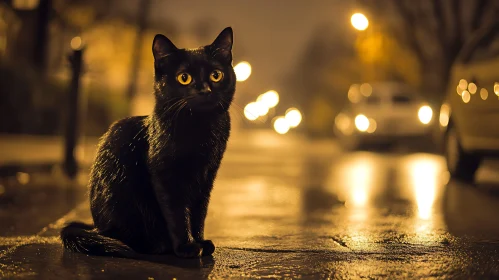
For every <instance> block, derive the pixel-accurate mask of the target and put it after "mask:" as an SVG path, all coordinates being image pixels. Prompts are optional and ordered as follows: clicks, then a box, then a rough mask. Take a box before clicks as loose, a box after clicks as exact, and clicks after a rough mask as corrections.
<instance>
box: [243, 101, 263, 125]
mask: <svg viewBox="0 0 499 280" xmlns="http://www.w3.org/2000/svg"><path fill="white" fill-rule="evenodd" d="M258 111H259V108H258V104H257V103H256V102H251V103H248V105H246V107H244V116H245V117H246V118H247V119H248V120H250V121H254V120H256V119H258V117H259V116H260V115H259V114H258Z"/></svg>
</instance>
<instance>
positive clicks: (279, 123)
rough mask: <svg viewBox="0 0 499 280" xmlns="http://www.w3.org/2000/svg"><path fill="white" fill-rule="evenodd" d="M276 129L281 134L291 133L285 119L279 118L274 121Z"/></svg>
mask: <svg viewBox="0 0 499 280" xmlns="http://www.w3.org/2000/svg"><path fill="white" fill-rule="evenodd" d="M274 129H275V131H276V132H277V133H279V134H286V133H287V132H288V131H289V124H288V122H287V121H286V119H285V118H284V117H279V118H277V119H276V120H275V121H274Z"/></svg>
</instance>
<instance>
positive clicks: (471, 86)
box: [468, 83, 477, 94]
mask: <svg viewBox="0 0 499 280" xmlns="http://www.w3.org/2000/svg"><path fill="white" fill-rule="evenodd" d="M476 90H477V86H476V84H475V83H470V84H469V85H468V91H469V92H470V93H471V94H475V93H476Z"/></svg>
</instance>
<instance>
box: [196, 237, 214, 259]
mask: <svg viewBox="0 0 499 280" xmlns="http://www.w3.org/2000/svg"><path fill="white" fill-rule="evenodd" d="M199 244H201V247H202V248H203V256H211V255H213V252H215V244H213V242H212V241H211V240H203V241H201V242H199Z"/></svg>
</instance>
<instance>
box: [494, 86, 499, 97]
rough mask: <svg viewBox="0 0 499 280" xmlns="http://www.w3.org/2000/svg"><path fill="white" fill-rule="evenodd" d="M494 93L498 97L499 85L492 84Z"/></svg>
mask: <svg viewBox="0 0 499 280" xmlns="http://www.w3.org/2000/svg"><path fill="white" fill-rule="evenodd" d="M494 93H495V94H496V95H497V96H499V83H495V84H494Z"/></svg>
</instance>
